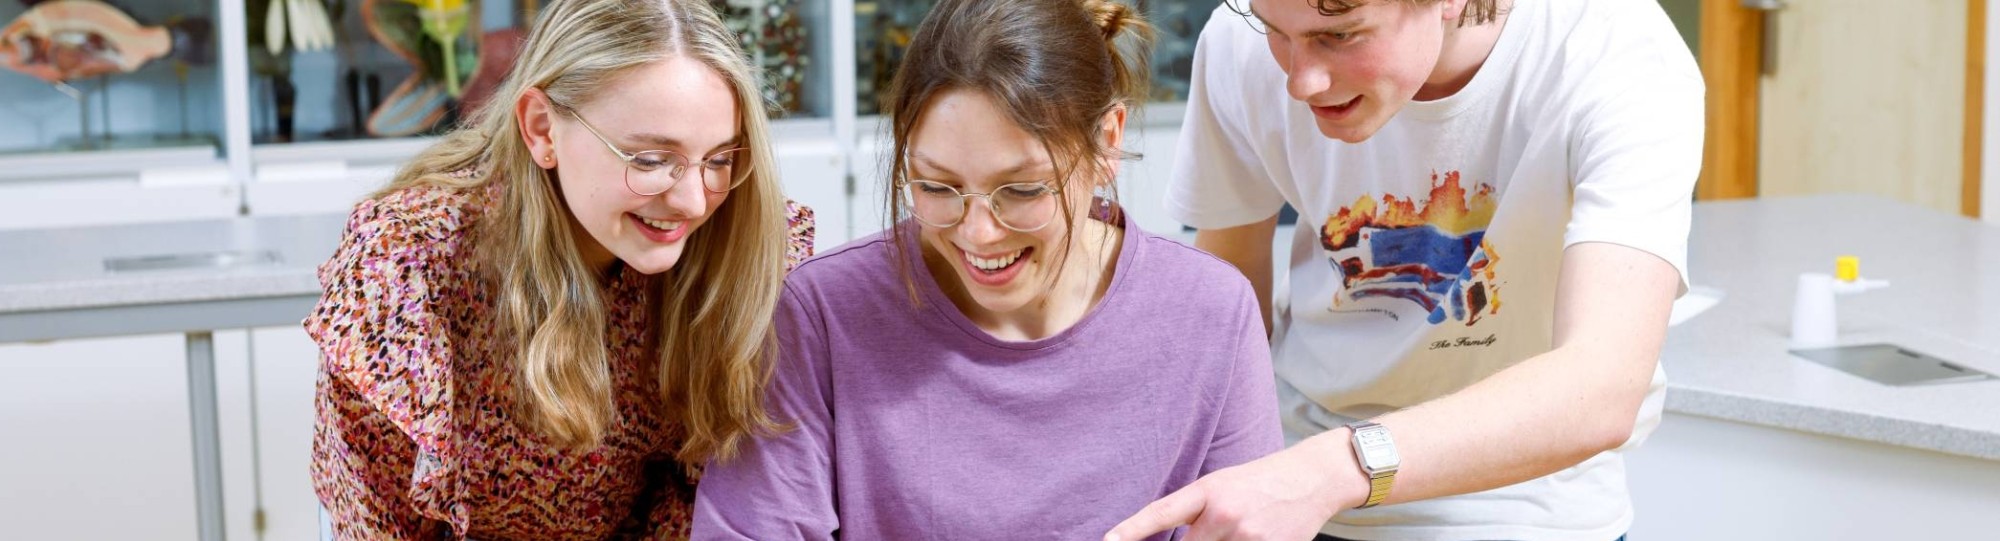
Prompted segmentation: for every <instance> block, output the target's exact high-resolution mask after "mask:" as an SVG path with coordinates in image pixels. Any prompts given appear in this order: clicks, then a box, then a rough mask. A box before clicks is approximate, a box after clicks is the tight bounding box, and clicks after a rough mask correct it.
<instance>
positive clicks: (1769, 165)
mask: <svg viewBox="0 0 2000 541" xmlns="http://www.w3.org/2000/svg"><path fill="white" fill-rule="evenodd" d="M1973 1H1975V2H1978V1H1981V0H1973ZM1967 8H1968V6H1967V0H1935V1H1927V2H1875V1H1868V0H1811V1H1795V2H1786V3H1785V6H1784V7H1783V8H1782V9H1780V10H1778V11H1774V12H1769V13H1767V14H1766V15H1765V16H1766V17H1770V18H1772V21H1771V23H1772V24H1766V25H1763V28H1764V29H1766V31H1772V32H1775V33H1776V35H1775V36H1767V37H1766V39H1764V40H1763V41H1762V42H1763V43H1764V44H1766V45H1767V46H1773V47H1775V49H1776V50H1775V51H1772V50H1767V51H1765V52H1764V54H1765V55H1767V56H1769V57H1770V60H1771V61H1769V62H1767V64H1766V66H1765V70H1764V71H1765V74H1764V76H1763V77H1762V80H1761V86H1762V88H1761V96H1760V98H1759V104H1758V105H1759V109H1760V113H1759V121H1760V122H1759V123H1760V129H1759V134H1758V136H1757V139H1758V140H1757V145H1758V148H1759V149H1760V154H1761V155H1760V156H1759V159H1758V164H1757V176H1758V179H1759V186H1758V188H1759V192H1760V193H1762V194H1767V195H1793V194H1808V193H1828V192H1854V193H1870V194H1876V195H1882V196H1887V197H1891V198H1894V199H1898V200H1902V201H1907V202H1911V203H1916V204H1919V205H1923V206H1925V207H1929V208H1932V209H1936V210H1939V211H1942V212H1950V213H1958V212H1960V210H1961V207H1960V198H1961V194H1962V186H1963V181H1964V176H1963V172H1964V170H1963V165H1964V157H1965V153H1964V152H1965V150H1964V149H1965V146H1966V144H1965V138H1966V137H1967V135H1968V132H1967V130H1966V115H1967V113H1968V108H1967V106H1968V104H1972V103H1973V102H1970V101H1968V96H1967V86H1966V73H1967V67H1968V63H1967V42H1966V37H1967V17H1968V9H1967ZM1971 98H1972V99H1974V100H1976V99H1978V96H1976V95H1975V96H1971ZM1974 122H1975V123H1976V122H1977V119H1974ZM1974 133H1976V132H1974ZM1975 153H1976V150H1975ZM1975 157H1976V156H1975ZM1975 172H1976V171H1975ZM1973 181H1974V182H1977V180H1976V179H1974V180H1973Z"/></svg>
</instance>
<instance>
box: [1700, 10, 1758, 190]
mask: <svg viewBox="0 0 2000 541" xmlns="http://www.w3.org/2000/svg"><path fill="white" fill-rule="evenodd" d="M1700 20H1701V37H1700V38H1699V42H1700V45H1699V47H1698V49H1699V50H1700V54H1699V55H1698V56H1699V57H1700V58H1699V60H1700V64H1701V77H1702V80H1703V81H1704V83H1705V84H1706V85H1707V88H1708V96H1707V106H1706V107H1707V111H1706V114H1707V117H1708V118H1707V122H1708V136H1707V137H1705V138H1703V141H1702V153H1701V179H1700V180H1699V181H1697V182H1696V183H1695V190H1694V191H1695V199H1698V200H1713V199H1738V198H1745V197H1756V196H1757V114H1758V113H1757V78H1758V76H1759V73H1758V68H1759V66H1760V60H1761V57H1760V56H1759V55H1761V54H1762V52H1763V41H1764V13H1763V12H1761V11H1757V10H1753V9H1749V8H1745V7H1743V4H1742V3H1741V2H1740V1H1739V0H1701V17H1700Z"/></svg>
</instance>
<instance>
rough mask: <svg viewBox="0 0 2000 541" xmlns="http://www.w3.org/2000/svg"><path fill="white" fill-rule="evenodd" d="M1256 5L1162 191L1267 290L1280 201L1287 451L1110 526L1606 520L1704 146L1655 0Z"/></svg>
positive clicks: (1479, 528)
mask: <svg viewBox="0 0 2000 541" xmlns="http://www.w3.org/2000/svg"><path fill="white" fill-rule="evenodd" d="M1240 1H1242V0H1232V2H1240ZM1496 1H1497V2H1499V5H1495V4H1494V2H1496ZM1231 7H1243V6H1242V4H1240V3H1239V4H1234V5H1232V6H1231ZM1247 7H1248V9H1244V10H1241V14H1240V15H1239V13H1233V12H1232V11H1222V10H1218V11H1217V13H1216V16H1215V17H1214V18H1213V19H1212V20H1210V21H1209V23H1208V26H1207V28H1205V29H1204V30H1203V31H1202V35H1201V41H1200V45H1199V47H1198V53H1197V54H1196V59H1195V63H1194V74H1193V82H1194V88H1193V91H1192V93H1191V95H1190V97H1189V103H1188V110H1187V119H1186V123H1185V124H1184V126H1183V130H1184V131H1183V132H1182V136H1181V142H1180V154H1179V158H1178V160H1179V161H1178V162H1177V163H1176V166H1177V167H1176V168H1175V176H1174V180H1173V189H1172V191H1171V193H1170V195H1169V199H1168V207H1169V208H1170V211H1171V212H1172V213H1173V214H1174V215H1175V216H1176V217H1177V219H1179V220H1181V221H1182V222H1183V223H1186V224H1189V225H1192V226H1194V227H1196V228H1199V229H1200V232H1199V233H1198V234H1197V236H1196V244H1197V245H1198V246H1200V247H1201V248H1204V249H1207V250H1209V251H1211V252H1213V253H1215V254H1216V255H1219V256H1221V257H1222V258H1224V259H1227V260H1229V261H1230V262H1232V263H1234V264H1235V265H1236V266H1237V267H1238V268H1239V269H1240V270H1242V271H1243V273H1244V274H1245V275H1246V276H1248V277H1249V278H1250V280H1251V282H1252V283H1253V284H1254V285H1255V286H1256V287H1257V289H1258V294H1259V295H1260V296H1261V297H1263V298H1264V299H1265V301H1266V302H1270V290H1271V276H1272V273H1271V264H1272V261H1271V260H1272V256H1271V254H1270V251H1269V248H1268V247H1269V246H1270V245H1271V240H1272V236H1273V235H1274V234H1275V231H1276V230H1277V225H1278V224H1277V214H1278V211H1279V209H1280V207H1281V206H1283V205H1285V204H1287V203H1289V204H1290V205H1291V206H1292V207H1294V208H1296V209H1298V211H1299V223H1298V226H1297V231H1296V234H1295V235H1294V239H1293V242H1292V247H1291V252H1292V253H1291V258H1290V259H1291V260H1290V262H1289V279H1288V282H1289V286H1288V287H1287V289H1288V290H1289V291H1283V292H1281V293H1282V294H1283V295H1285V297H1283V299H1284V301H1285V302H1284V303H1283V304H1281V305H1280V308H1279V310H1278V311H1277V314H1276V318H1275V321H1273V322H1271V325H1272V328H1273V331H1274V335H1273V347H1274V348H1275V349H1274V352H1273V358H1274V362H1275V363H1276V373H1277V376H1278V379H1279V385H1278V387H1279V390H1278V394H1279V404H1280V407H1281V417H1282V418H1283V421H1284V424H1285V430H1286V434H1287V438H1288V440H1289V442H1290V443H1291V446H1290V448H1288V449H1286V450H1285V451H1281V452H1279V453H1276V454H1273V455H1271V456H1269V457H1266V458H1263V459H1261V460H1258V461H1255V462H1252V463H1249V464H1244V465H1242V466H1238V467H1235V468H1231V469H1226V470H1222V471H1219V472H1216V473H1214V474H1212V475H1210V476H1209V477H1207V478H1204V479H1203V480H1201V481H1200V482H1197V483H1196V484H1194V485H1191V486H1189V487H1188V488H1186V489H1183V490H1181V491H1179V492H1176V493H1174V494H1172V495H1169V496H1167V497H1165V498H1163V499H1161V500H1159V501H1157V502H1154V503H1153V504H1152V505H1150V506H1148V507H1146V508H1145V509H1143V510H1141V511H1139V512H1138V513H1137V514H1136V515H1134V516H1133V517H1132V518H1130V519H1128V520H1127V521H1126V522H1125V523H1123V524H1121V525H1119V527H1117V528H1115V529H1114V530H1113V531H1112V532H1110V533H1109V534H1107V535H1106V539H1107V540H1109V539H1124V540H1131V539H1137V538H1140V537H1143V536H1145V535H1147V534H1148V533H1150V532H1154V531H1160V530H1163V529H1167V528H1172V527H1174V526H1177V525H1181V524H1190V525H1192V528H1191V530H1190V532H1189V533H1188V535H1187V537H1188V538H1189V539H1203V540H1207V539H1306V538H1310V537H1311V536H1312V535H1314V532H1316V531H1317V532H1320V533H1321V534H1325V535H1327V536H1333V537H1332V538H1334V539H1368V540H1377V541H1394V540H1418V539H1425V540H1475V539H1514V540H1577V541H1611V540H1613V539H1618V538H1620V537H1621V536H1623V535H1624V533H1625V531H1626V529H1627V528H1628V527H1629V526H1630V524H1631V521H1632V506H1631V502H1630V498H1629V496H1628V494H1627V491H1626V488H1625V473H1624V465H1623V457H1624V455H1625V453H1626V452H1627V451H1629V450H1631V449H1633V448H1635V447H1636V446H1637V445H1638V444H1639V443H1640V441H1641V440H1643V439H1644V438H1645V436H1646V435H1647V434H1648V433H1650V432H1651V430H1652V428H1653V427H1654V426H1655V425H1657V424H1658V423H1659V419H1660V408H1661V403H1662V398H1663V389H1664V387H1665V376H1664V375H1663V374H1662V373H1661V371H1660V370H1659V367H1658V364H1659V362H1658V359H1659V352H1660V344H1661V342H1662V340H1663V337H1664V335H1665V333H1666V321H1667V315H1668V312H1669V307H1670V306H1671V304H1672V301H1673V299H1674V298H1675V297H1676V296H1677V295H1679V293H1680V292H1681V291H1684V289H1685V284H1686V281H1685V269H1686V264H1685V259H1686V244H1687V232H1688V221H1689V211H1690V208H1689V205H1690V197H1691V194H1692V192H1693V186H1694V181H1695V176H1696V174H1697V172H1698V170H1699V168H1700V162H1701V137H1702V116H1703V109H1702V81H1701V76H1700V73H1699V70H1698V69H1697V68H1696V66H1695V63H1694V60H1693V57H1692V55H1691V54H1690V53H1689V51H1688V49H1687V46H1686V45H1685V44H1684V43H1683V42H1682V40H1681V38H1680V36H1679V35H1678V34H1676V33H1675V31H1674V28H1673V26H1672V24H1671V23H1670V22H1669V21H1668V20H1667V17H1666V15H1665V14H1664V13H1663V12H1662V11H1661V9H1660V7H1659V5H1658V4H1657V3H1655V2H1654V1H1653V0H1518V1H1509V0H1251V1H1250V2H1249V5H1248V6H1247ZM1246 23H1247V24H1246ZM1283 96H1290V98H1291V99H1290V100H1285V99H1282V97H1283ZM1267 313H1269V312H1268V311H1267ZM1324 538H1325V537H1323V539H1324Z"/></svg>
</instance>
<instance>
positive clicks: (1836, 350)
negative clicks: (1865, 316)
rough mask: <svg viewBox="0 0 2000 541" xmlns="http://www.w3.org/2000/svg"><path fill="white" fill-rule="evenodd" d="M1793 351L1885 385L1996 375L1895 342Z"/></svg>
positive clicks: (1955, 381) (1970, 378) (1969, 378)
mask: <svg viewBox="0 0 2000 541" xmlns="http://www.w3.org/2000/svg"><path fill="white" fill-rule="evenodd" d="M1792 354H1793V355H1797V356H1800V357H1803V358H1805V359H1806V360H1809V361H1812V362H1816V363H1819V364H1823V365H1826V366H1830V367H1833V368H1837V369H1840V371H1842V372H1847V373H1849V374H1853V375H1856V376H1860V377H1863V378H1867V379H1869V380H1871V381H1874V382H1876V383H1881V384H1884V385H1934V384H1940V383H1961V382H1967V381H1979V380H1985V379H1993V376H1992V375H1990V374H1987V373H1985V372H1980V371H1978V370H1974V369H1972V368H1969V367H1965V366H1961V365H1958V364H1955V363H1952V362H1950V361H1946V360H1944V359H1939V358H1937V357H1933V356H1930V355H1927V354H1924V353H1923V352H1920V351H1915V350H1911V349H1909V348H1905V347H1902V346H1898V345H1895V344H1857V345H1851V346H1839V347H1831V348H1817V349H1794V350H1792Z"/></svg>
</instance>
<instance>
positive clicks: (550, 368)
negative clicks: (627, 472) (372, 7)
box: [378, 0, 788, 466]
mask: <svg viewBox="0 0 2000 541" xmlns="http://www.w3.org/2000/svg"><path fill="white" fill-rule="evenodd" d="M676 56H685V57H688V58H691V59H693V60H696V61H698V62H701V63H702V64H704V65H706V66H708V67H709V68H710V69H713V70H715V71H716V73H718V74H720V75H721V76H722V77H723V78H724V79H727V80H729V81H730V83H731V85H732V86H733V90H734V94H735V99H736V109H737V112H738V118H737V122H738V130H739V132H740V133H741V134H742V137H743V141H744V145H745V148H747V149H748V150H747V151H746V152H747V154H748V157H747V159H748V164H749V167H747V168H743V167H739V168H738V170H737V171H736V174H737V175H739V176H746V175H747V176H748V178H747V179H746V180H745V181H744V182H743V184H742V185H741V186H739V187H737V188H735V189H734V190H731V191H730V194H729V199H728V200H727V201H726V202H724V203H723V205H722V206H721V208H719V209H717V211H716V213H715V215H714V216H713V217H711V218H710V219H709V221H708V223H707V224H706V225H705V226H704V227H702V228H701V229H699V230H697V231H696V232H695V233H694V234H693V235H692V236H690V237H689V238H688V240H687V243H688V245H687V250H686V252H685V253H684V255H683V256H682V257H681V259H680V262H679V264H677V265H676V266H675V267H674V269H673V270H672V271H671V272H668V273H662V276H658V277H651V278H650V279H651V280H653V283H652V284H651V285H650V286H649V287H648V291H649V292H650V293H649V300H651V301H652V302H653V304H654V306H656V307H657V308H658V312H657V314H655V317H654V318H653V319H652V322H653V323H654V324H655V325H656V334H655V340H654V343H656V344H657V347H658V361H659V366H658V380H659V387H660V394H661V399H662V403H661V404H660V406H661V412H662V413H663V414H664V415H665V418H666V419H667V420H668V421H669V422H670V423H672V424H673V425H674V426H675V427H676V428H677V429H678V430H680V432H681V434H682V436H683V438H682V443H681V446H680V449H679V450H678V451H677V453H676V455H677V458H678V459H679V460H680V461H681V462H682V463H683V464H687V465H691V466H692V465H698V464H701V463H703V462H705V461H706V460H708V459H709V458H711V457H723V458H726V457H729V456H731V455H733V454H734V452H735V449H736V447H737V445H738V442H739V441H740V440H741V439H742V438H743V437H744V436H745V435H746V434H747V433H749V432H752V431H763V430H772V429H775V428H776V427H777V425H776V423H774V422H773V421H772V419H771V417H770V415H769V413H768V412H766V411H765V410H764V408H763V402H762V389H763V386H764V383H765V382H766V381H767V380H768V379H769V377H770V370H769V368H768V366H769V365H768V363H766V362H764V360H763V359H764V358H765V356H766V355H773V354H775V351H776V344H775V340H774V339H773V334H772V326H771V316H772V313H773V311H774V310H775V308H776V306H777V300H778V290H779V288H780V287H781V285H782V283H783V279H784V253H785V250H784V246H785V243H786V237H787V235H788V228H787V226H786V217H787V216H786V210H785V201H784V196H783V195H782V194H781V193H780V189H779V184H778V179H777V165H776V163H775V162H774V161H773V160H772V157H771V141H770V134H769V130H768V128H767V123H768V119H767V118H766V113H765V107H766V104H765V103H764V101H763V99H762V98H761V96H762V93H760V92H759V91H758V87H757V82H756V78H755V76H754V75H753V72H752V71H751V68H750V64H749V61H748V60H747V57H746V56H745V55H744V53H743V51H742V50H741V49H739V48H738V47H737V45H736V39H735V37H734V36H733V35H732V34H731V33H730V32H729V31H728V30H727V29H726V28H725V27H724V26H723V24H722V20H721V19H720V18H719V17H718V16H717V15H716V14H715V12H714V11H713V10H712V9H711V8H710V7H709V6H708V5H707V3H706V2H705V1H703V0H557V1H555V2H552V3H550V5H549V6H547V8H546V9H545V10H544V11H543V12H542V13H541V17H540V19H539V20H538V21H537V22H536V24H535V27H534V30H532V31H531V32H530V34H529V36H528V41H527V44H526V45H525V50H523V51H522V53H521V56H520V58H519V60H518V61H517V62H516V63H515V65H514V68H513V71H512V72H511V73H510V74H509V76H508V78H507V80H506V82H504V83H502V85H501V87H500V90H499V92H497V93H496V94H495V95H494V99H492V100H489V101H488V102H487V104H486V105H485V106H483V107H481V108H480V109H479V110H477V111H474V112H473V113H472V114H471V116H469V117H468V118H467V121H466V122H465V124H464V125H463V126H461V127H460V128H459V129H458V130H456V131H453V132H452V133H450V134H448V135H446V136H444V138H443V140H441V141H439V142H438V143H437V144H435V145H432V146H431V147H430V148H427V149H425V150H424V151H423V152H422V153H420V154H418V155H417V157H416V158H414V159H413V160H412V161H411V163H410V164H409V165H408V166H406V167H405V168H404V169H403V170H402V171H401V172H399V173H398V174H397V176H396V179H395V180H394V181H393V182H391V183H390V185H389V186H388V187H387V188H384V189H383V190H382V192H381V193H384V194H386V193H388V192H393V191H396V190H401V189H405V188H410V187H415V186H443V187H450V188H456V189H478V188H482V187H485V186H488V185H490V184H492V183H502V184H503V185H504V186H503V187H504V189H503V190H500V192H501V193H502V195H501V196H500V197H501V199H500V200H499V201H497V206H496V207H495V208H494V210H493V212H490V213H488V215H486V216H483V217H482V218H481V220H480V222H479V225H478V226H477V227H478V228H479V231H480V232H479V236H478V242H479V243H480V245H479V246H480V249H479V250H480V253H481V256H480V258H481V261H482V262H483V267H484V269H486V273H487V276H488V277H489V278H490V281H491V283H493V284H494V286H495V288H496V291H495V292H494V293H495V294H494V297H493V299H494V304H495V310H496V318H495V319H496V323H497V325H498V327H499V328H498V329H496V330H497V331H498V332H501V333H505V334H501V335H500V336H505V337H511V338H512V340H513V342H514V343H513V346H514V353H515V355H514V357H515V358H514V370H513V375H514V377H515V390H516V396H517V400H516V402H517V403H518V405H519V406H520V411H522V412H523V413H524V414H525V415H524V417H525V419H526V420H528V422H529V423H530V424H531V425H532V426H533V428H535V429H537V430H538V431H539V432H540V433H541V434H542V435H543V436H545V437H547V438H548V439H549V440H551V441H552V442H554V443H557V444H559V445H564V446H572V447H582V446H590V445H595V444H597V443H598V442H600V441H601V440H602V439H603V437H604V436H605V435H606V434H607V433H608V432H609V427H610V426H612V425H613V424H614V423H616V422H617V418H618V411H617V408H616V406H615V405H614V403H613V401H612V396H613V392H614V389H613V386H612V382H611V374H610V372H611V370H610V365H609V362H608V361H609V359H608V354H607V351H606V348H605V345H604V340H605V336H606V335H605V329H606V322H605V319H606V305H605V301H604V299H603V298H602V295H603V293H602V291H600V290H599V287H598V286H597V278H596V272H595V271H594V270H592V269H591V268H589V267H588V266H587V265H586V264H585V263H584V260H583V257H582V256H581V251H580V249H579V245H580V243H585V242H588V240H587V239H578V238H576V235H575V234H574V233H573V232H572V229H571V228H570V224H569V215H568V210H567V207H566V206H565V205H564V203H563V201H562V199H561V197H560V190H559V189H558V187H557V186H556V182H558V180H557V178H556V174H555V173H554V172H552V171H546V170H544V169H542V168H540V167H538V166H536V165H535V163H534V156H532V155H531V154H530V151H529V149H528V147H527V145H526V144H525V143H524V142H523V140H522V136H521V133H520V132H519V128H518V126H519V125H520V124H519V118H518V115H517V114H516V113H515V108H514V105H515V103H516V102H517V100H518V99H519V97H520V96H522V94H523V93H524V92H526V91H528V90H529V89H531V88H538V89H541V90H542V92H545V93H547V94H548V96H549V98H550V99H551V100H552V101H555V102H557V103H561V104H566V105H571V106H578V107H581V106H583V105H585V104H588V103H590V102H591V100H592V99H594V98H595V97H596V96H597V95H598V94H599V92H600V91H602V90H603V89H604V88H605V87H606V86H607V85H608V84H609V83H611V82H612V81H614V80H615V79H616V78H617V77H619V76H620V75H622V74H624V73H626V72H627V71H628V70H631V69H633V68H636V67H639V66H642V65H646V64H648V63H651V62H655V61H659V60H663V59H667V58H671V57H676ZM467 169H470V170H475V171H477V174H475V175H472V176H470V177H464V178H454V177H452V176H450V175H449V174H448V173H450V172H453V171H460V170H467ZM378 195H380V194H378Z"/></svg>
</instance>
